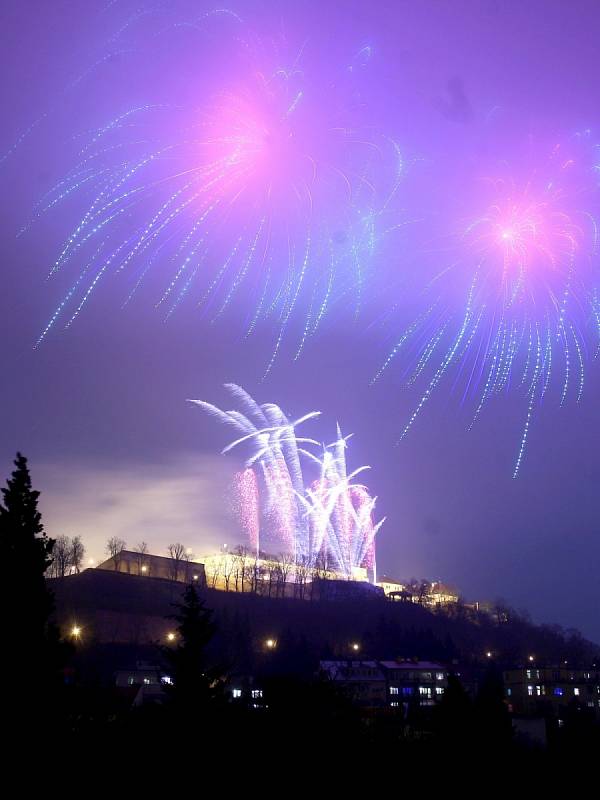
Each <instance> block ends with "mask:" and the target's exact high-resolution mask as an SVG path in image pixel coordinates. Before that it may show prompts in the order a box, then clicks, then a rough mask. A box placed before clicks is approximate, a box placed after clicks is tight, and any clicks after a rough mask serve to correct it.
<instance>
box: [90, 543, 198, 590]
mask: <svg viewBox="0 0 600 800" xmlns="http://www.w3.org/2000/svg"><path fill="white" fill-rule="evenodd" d="M96 569H104V570H109V571H110V572H124V573H126V574H128V575H140V576H143V577H147V578H150V577H151V578H165V579H166V580H170V581H181V582H183V583H198V584H199V585H200V586H205V585H206V576H205V572H204V564H200V563H198V562H197V561H188V560H185V559H179V560H175V559H173V558H170V557H166V556H155V555H151V554H150V553H144V554H142V553H135V552H134V551H133V550H121V552H120V553H118V554H117V555H116V556H111V557H110V558H107V559H106V561H103V562H102V563H101V564H98V566H97V567H96Z"/></svg>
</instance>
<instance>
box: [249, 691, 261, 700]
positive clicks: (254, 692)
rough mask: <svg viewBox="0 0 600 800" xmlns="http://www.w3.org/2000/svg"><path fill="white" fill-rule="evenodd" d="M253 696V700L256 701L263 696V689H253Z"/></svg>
mask: <svg viewBox="0 0 600 800" xmlns="http://www.w3.org/2000/svg"><path fill="white" fill-rule="evenodd" d="M251 694H252V699H253V700H256V698H257V697H262V696H263V693H262V689H252V692H251Z"/></svg>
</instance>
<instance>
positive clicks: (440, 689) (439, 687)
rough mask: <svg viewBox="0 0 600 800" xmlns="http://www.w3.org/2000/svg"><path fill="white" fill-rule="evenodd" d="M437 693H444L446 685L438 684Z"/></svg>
mask: <svg viewBox="0 0 600 800" xmlns="http://www.w3.org/2000/svg"><path fill="white" fill-rule="evenodd" d="M435 693H436V694H438V695H440V694H444V687H443V686H436V687H435Z"/></svg>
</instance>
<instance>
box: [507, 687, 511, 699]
mask: <svg viewBox="0 0 600 800" xmlns="http://www.w3.org/2000/svg"><path fill="white" fill-rule="evenodd" d="M511 695H512V689H507V690H506V696H507V697H510V696H511Z"/></svg>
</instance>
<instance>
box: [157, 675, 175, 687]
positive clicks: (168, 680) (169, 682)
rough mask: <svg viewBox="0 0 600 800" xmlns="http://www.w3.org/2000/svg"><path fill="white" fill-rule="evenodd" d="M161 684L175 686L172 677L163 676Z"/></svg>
mask: <svg viewBox="0 0 600 800" xmlns="http://www.w3.org/2000/svg"><path fill="white" fill-rule="evenodd" d="M160 682H161V683H165V684H166V685H167V686H173V678H171V676H170V675H163V676H162V678H161V679H160Z"/></svg>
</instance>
